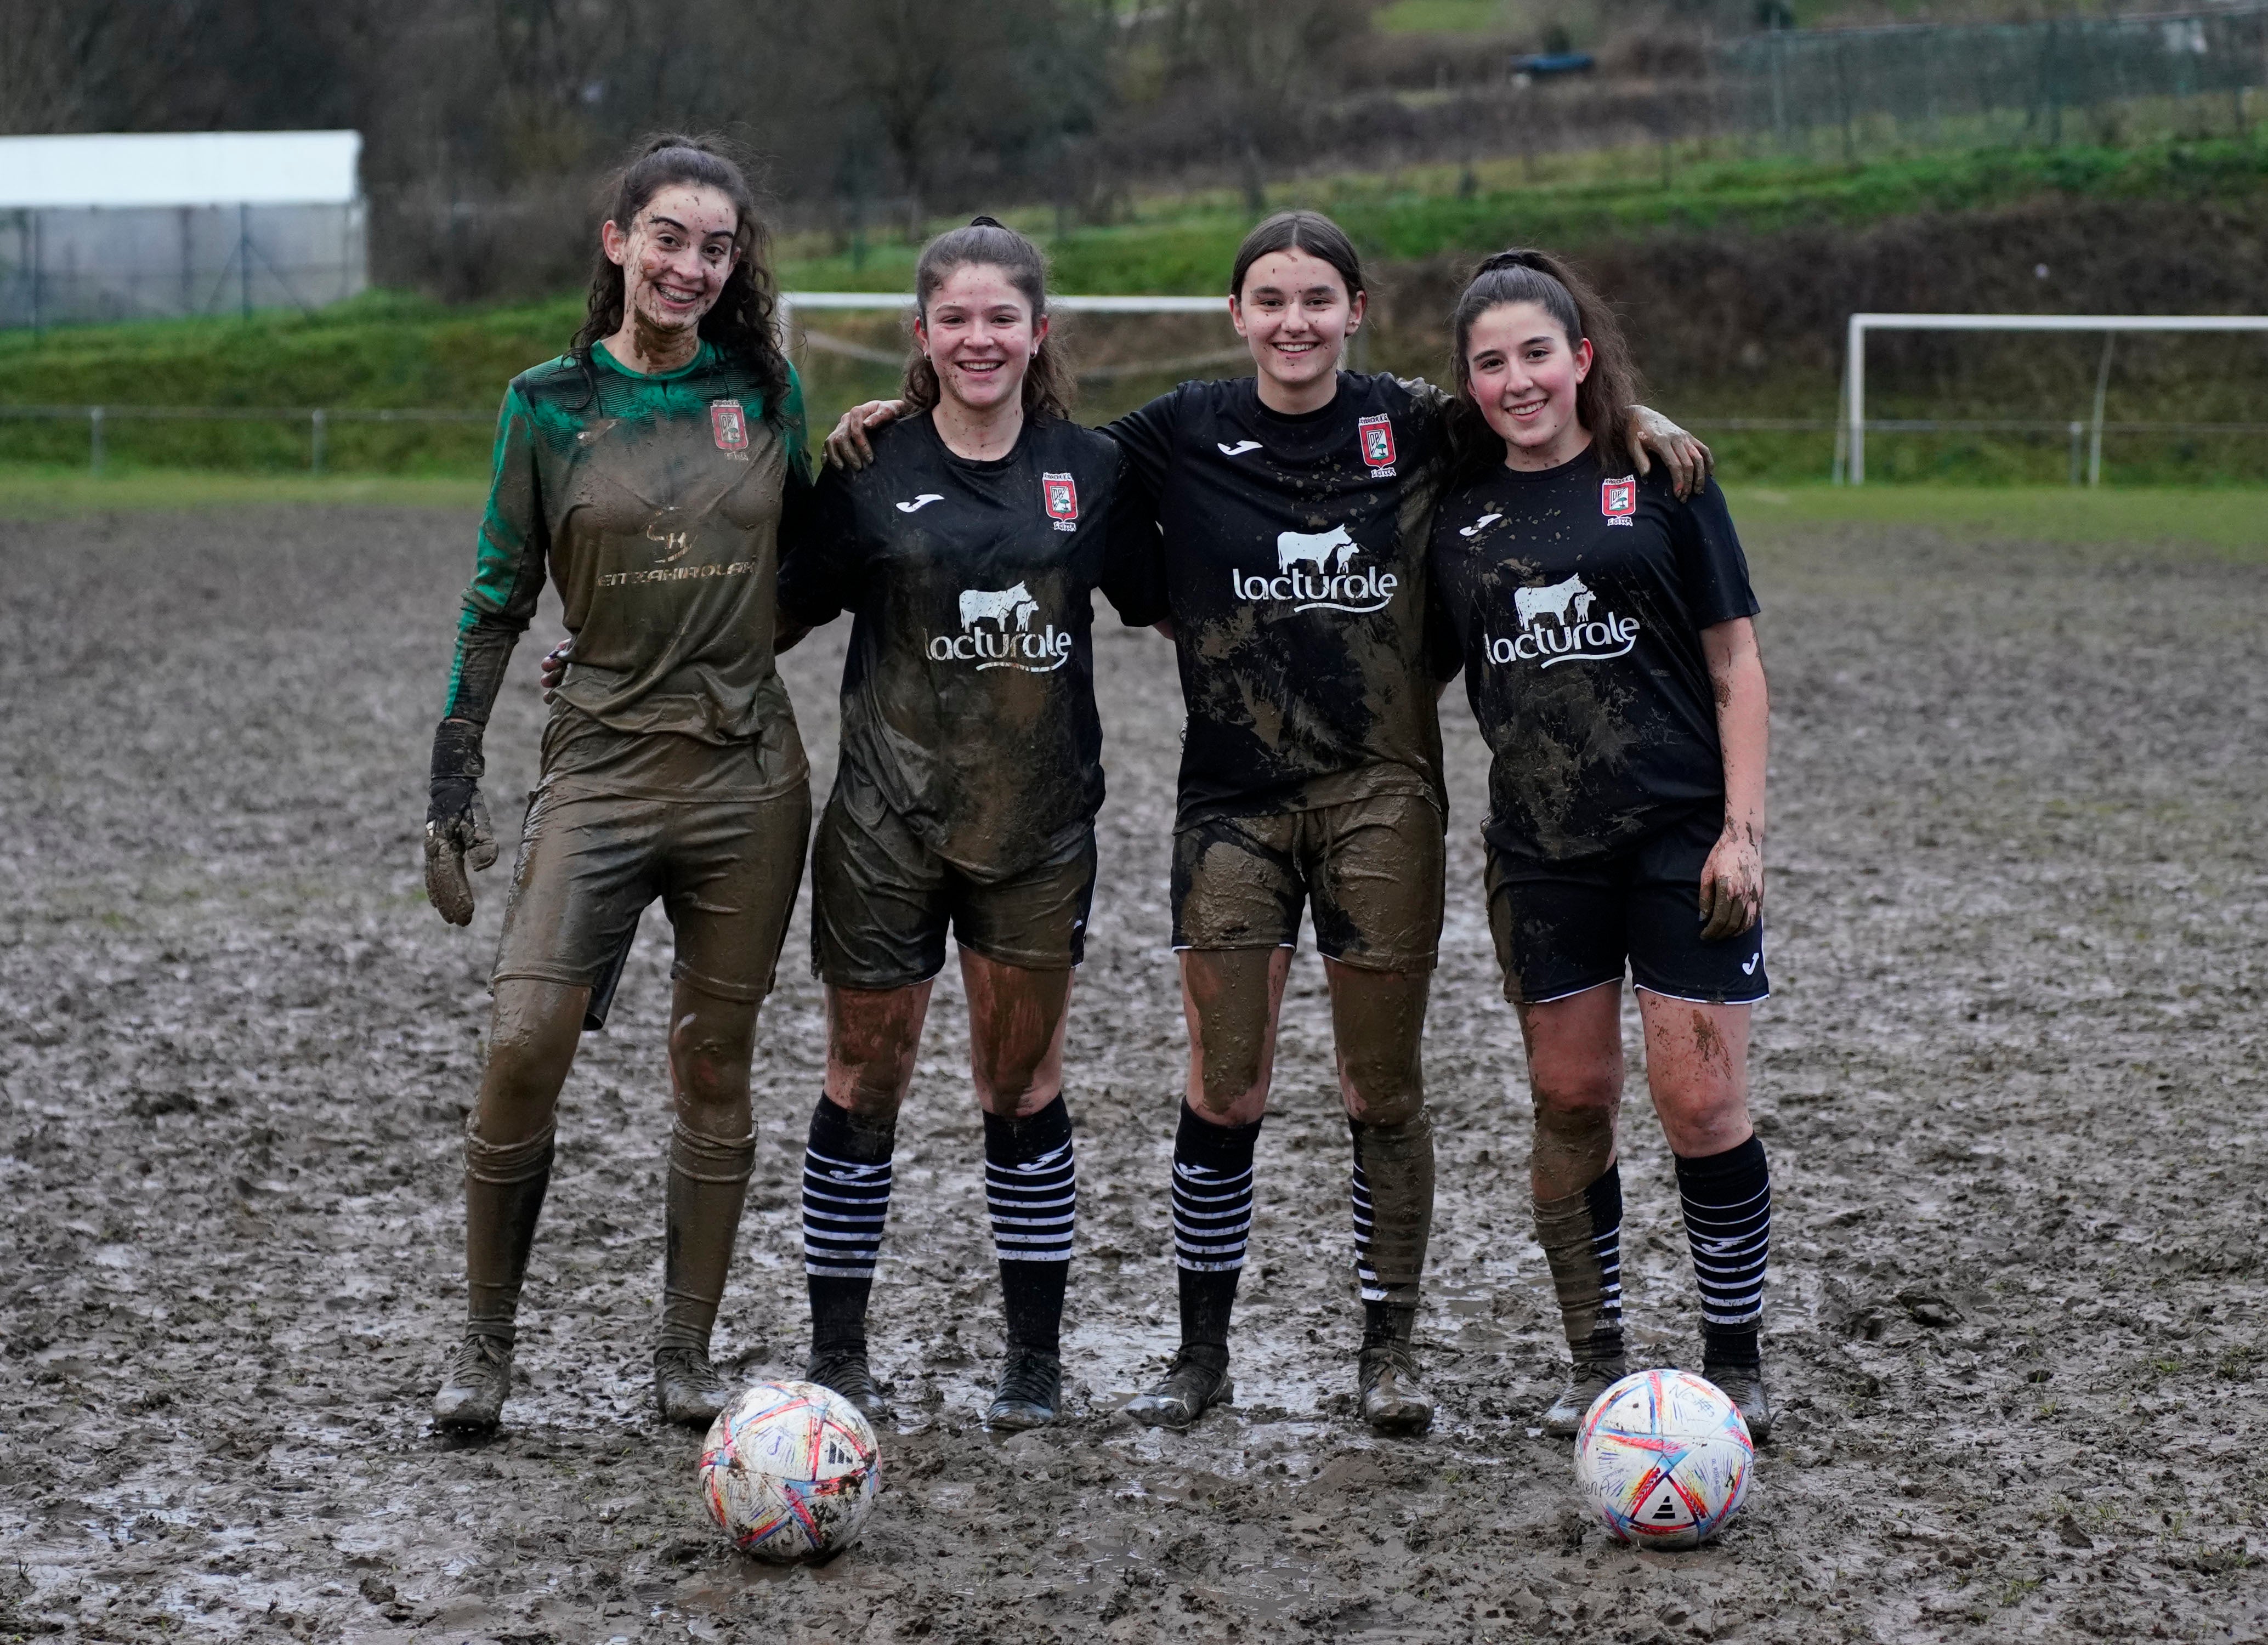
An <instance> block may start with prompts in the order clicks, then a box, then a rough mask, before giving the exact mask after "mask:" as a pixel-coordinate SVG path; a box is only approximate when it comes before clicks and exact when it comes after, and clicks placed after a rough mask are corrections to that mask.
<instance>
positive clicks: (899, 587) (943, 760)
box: [780, 414, 1155, 879]
mask: <svg viewBox="0 0 2268 1645" xmlns="http://www.w3.org/2000/svg"><path fill="white" fill-rule="evenodd" d="M1122 461H1123V459H1122V458H1121V456H1120V454H1119V451H1118V447H1117V446H1115V445H1113V444H1112V443H1111V442H1110V441H1109V440H1108V439H1104V438H1103V437H1102V436H1101V435H1100V434H1096V433H1094V432H1092V431H1090V430H1087V429H1084V428H1081V427H1080V426H1079V424H1076V423H1071V422H1067V421H1065V420H1064V419H1062V418H1060V417H1036V418H1032V419H1029V420H1027V422H1026V423H1025V424H1024V429H1023V432H1022V434H1021V435H1020V437H1019V438H1018V439H1017V441H1016V446H1015V449H1014V450H1013V451H1011V452H1010V453H1009V454H1007V455H1006V456H1005V457H1002V458H999V459H997V460H992V461H972V460H970V459H968V458H965V457H958V456H955V455H954V454H953V453H952V452H951V451H950V450H949V449H947V448H946V444H945V442H944V440H943V439H940V438H939V435H938V432H937V427H936V424H934V423H932V421H931V419H930V417H928V416H927V415H926V414H924V415H922V416H918V417H908V418H906V419H905V420H904V421H902V422H899V423H894V424H890V425H889V426H888V427H887V428H884V429H881V430H879V431H877V432H876V434H875V437H874V459H873V462H872V463H870V464H869V465H867V467H865V468H862V469H860V470H859V471H858V472H857V473H855V474H853V473H850V472H847V471H845V470H843V469H841V468H827V469H825V470H823V471H822V472H821V476H820V480H819V485H818V491H817V494H816V512H815V517H814V529H813V531H812V533H811V534H810V535H809V537H808V539H807V540H805V541H800V542H799V543H798V544H797V546H796V547H795V549H794V550H792V552H791V553H790V554H789V555H788V557H787V558H786V560H785V562H784V564H783V565H782V567H781V571H780V600H781V606H782V609H783V611H784V613H785V614H786V616H788V617H789V618H790V619H791V620H792V621H794V622H797V623H813V624H816V623H824V622H827V621H828V620H829V619H830V618H832V617H833V616H835V615H836V613H837V612H840V611H843V610H849V611H850V612H851V613H852V614H853V622H852V626H851V649H850V655H849V656H848V658H847V659H846V660H845V661H844V664H843V763H842V768H841V769H842V776H841V778H838V782H841V783H853V782H855V783H864V784H867V785H871V786H873V788H874V789H876V790H878V791H879V792H880V796H881V798H882V800H884V801H885V803H886V804H887V807H888V808H889V810H890V811H891V812H892V813H894V814H895V815H896V816H897V817H898V818H899V819H900V820H901V821H902V822H903V823H904V824H905V825H906V826H907V827H909V828H910V829H911V830H913V832H914V834H915V836H916V837H917V838H919V839H921V840H922V841H923V842H924V843H925V844H926V845H929V846H930V847H931V849H932V850H934V851H935V852H938V854H939V856H941V857H943V858H944V859H946V861H948V862H950V863H953V864H954V866H955V867H960V868H961V869H962V870H964V871H965V872H967V873H968V874H971V875H972V876H974V877H976V878H980V879H997V878H999V877H1002V876H1005V875H1008V874H1015V873H1018V872H1020V871H1021V870H1023V869H1025V868H1027V867H1030V866H1031V865H1032V864H1034V863H1035V862H1039V861H1042V860H1044V859H1047V858H1048V857H1049V856H1050V855H1052V854H1054V853H1056V852H1059V851H1060V850H1062V849H1063V847H1064V844H1065V842H1066V841H1068V840H1070V839H1071V838H1072V837H1075V836H1076V835H1077V834H1078V833H1079V831H1081V830H1084V829H1086V827H1087V826H1088V825H1089V823H1090V822H1091V821H1092V819H1093V818H1094V814H1095V812H1096V811H1097V810H1098V809H1099V808H1101V804H1102V760H1101V755H1102V728H1101V722H1100V721H1099V720H1098V719H1097V718H1096V716H1095V709H1094V648H1093V644H1092V640H1091V637H1090V630H1091V628H1092V625H1093V620H1094V591H1095V590H1096V589H1097V588H1101V590H1102V591H1103V592H1104V594H1106V595H1108V597H1109V599H1110V601H1111V602H1112V603H1113V604H1114V605H1116V606H1117V607H1119V608H1120V609H1122V610H1123V609H1125V608H1126V607H1127V606H1128V605H1130V604H1131V603H1133V595H1132V594H1131V593H1130V587H1129V584H1130V578H1131V574H1132V573H1133V572H1134V571H1135V570H1136V569H1137V564H1138V559H1137V557H1138V556H1141V555H1145V554H1146V553H1148V552H1149V551H1150V545H1151V543H1153V542H1155V534H1154V533H1153V532H1152V533H1150V534H1149V542H1144V541H1143V540H1142V536H1141V534H1142V533H1143V532H1147V531H1148V522H1147V520H1142V521H1141V522H1139V525H1138V527H1137V526H1136V525H1135V522H1132V521H1130V520H1129V519H1128V517H1127V515H1126V513H1125V511H1124V510H1123V508H1122V507H1121V506H1120V498H1119V471H1120V466H1121V463H1122Z"/></svg>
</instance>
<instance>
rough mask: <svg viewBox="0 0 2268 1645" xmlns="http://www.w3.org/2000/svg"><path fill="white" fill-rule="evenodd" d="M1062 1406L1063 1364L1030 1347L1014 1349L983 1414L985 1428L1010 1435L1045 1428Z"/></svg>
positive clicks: (1009, 1351)
mask: <svg viewBox="0 0 2268 1645" xmlns="http://www.w3.org/2000/svg"><path fill="white" fill-rule="evenodd" d="M1062 1407H1063V1361H1062V1360H1061V1359H1060V1358H1058V1357H1057V1355H1055V1354H1041V1353H1039V1352H1037V1351H1036V1350H1035V1349H1031V1348H1011V1349H1009V1350H1008V1363H1007V1364H1006V1365H1005V1366H1004V1367H1002V1368H1001V1371H1000V1389H999V1391H998V1393H996V1394H994V1395H993V1396H992V1408H991V1410H990V1411H988V1412H986V1413H984V1426H985V1427H988V1428H1001V1429H1005V1431H1007V1432H1009V1433H1014V1432H1016V1431H1018V1430H1020V1429H1022V1428H1036V1427H1046V1426H1047V1425H1048V1424H1049V1423H1050V1422H1052V1421H1054V1420H1056V1413H1057V1411H1059V1410H1060V1409H1062Z"/></svg>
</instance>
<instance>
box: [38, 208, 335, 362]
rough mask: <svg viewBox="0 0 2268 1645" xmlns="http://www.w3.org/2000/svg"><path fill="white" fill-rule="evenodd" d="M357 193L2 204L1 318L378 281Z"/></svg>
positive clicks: (255, 301) (217, 302)
mask: <svg viewBox="0 0 2268 1645" xmlns="http://www.w3.org/2000/svg"><path fill="white" fill-rule="evenodd" d="M365 239H366V235H365V220H364V214H363V207H362V203H361V202H359V201H356V202H351V203H346V204H342V205H226V206H133V207H95V206H72V207H55V206H44V207H37V208H29V207H27V208H23V209H20V210H5V211H0V328H7V327H30V328H33V329H35V330H36V329H38V328H41V327H45V326H55V325H76V324H86V323H91V322H107V321H121V320H148V319H161V318H177V317H180V316H182V315H187V314H250V313H251V312H252V311H253V310H254V309H255V308H303V309H314V308H320V307H321V306H324V305H325V304H327V303H335V302H339V301H341V300H342V299H346V298H350V297H352V296H354V295H355V294H356V293H357V292H358V291H362V290H363V288H364V287H365V285H367V284H369V278H370V276H369V258H368V253H367V248H366V245H365Z"/></svg>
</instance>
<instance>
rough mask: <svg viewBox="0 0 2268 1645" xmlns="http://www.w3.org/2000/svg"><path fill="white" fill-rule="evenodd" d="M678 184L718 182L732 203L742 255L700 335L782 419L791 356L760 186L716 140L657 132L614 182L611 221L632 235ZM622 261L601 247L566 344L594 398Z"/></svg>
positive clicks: (774, 418) (618, 301)
mask: <svg viewBox="0 0 2268 1645" xmlns="http://www.w3.org/2000/svg"><path fill="white" fill-rule="evenodd" d="M672 184H686V185H689V186H691V187H693V188H714V189H715V190H717V192H718V193H719V194H721V195H724V196H725V198H726V199H728V200H730V201H731V202H732V203H733V223H734V227H733V248H734V249H735V250H736V251H738V252H739V253H740V256H739V259H738V260H737V261H736V262H734V263H733V271H732V273H730V274H728V275H726V276H725V287H724V290H722V291H719V292H718V294H717V302H716V305H715V306H713V307H712V308H711V309H710V311H709V312H708V313H707V314H703V315H702V316H701V336H702V337H703V340H705V341H707V342H710V343H715V344H716V345H717V349H718V352H719V353H721V354H723V355H724V356H725V358H728V359H731V360H733V361H735V362H737V363H738V364H740V365H742V366H743V367H745V368H746V369H747V372H748V373H749V375H751V376H753V377H754V378H755V380H756V387H758V388H759V389H760V390H761V391H762V394H763V398H764V417H765V420H766V421H768V422H771V423H775V424H777V423H778V422H779V421H780V420H781V419H782V418H784V417H785V416H786V415H787V387H788V368H787V356H786V355H784V354H783V353H782V352H781V351H780V344H779V336H778V333H777V329H776V328H775V316H776V315H777V312H778V307H779V298H778V294H777V291H776V290H775V288H774V286H773V284H772V269H771V236H770V234H769V233H768V232H766V231H765V228H764V225H763V220H762V218H759V217H758V216H757V215H756V196H755V190H754V189H752V188H749V187H748V180H747V174H746V173H743V172H742V171H741V169H740V166H737V165H735V164H734V163H733V161H732V160H731V159H728V158H727V157H726V156H725V154H723V153H722V152H720V151H719V150H718V147H717V146H716V144H715V143H714V142H713V140H711V139H710V138H707V137H690V136H684V135H682V134H681V133H677V132H669V133H666V134H664V135H663V136H658V137H651V138H649V139H647V141H646V142H645V143H644V144H642V145H641V146H640V148H639V150H638V151H637V154H635V155H634V156H632V157H631V159H630V162H629V163H628V164H627V165H625V166H623V167H622V170H621V171H620V172H619V173H616V174H615V179H614V181H613V182H612V183H611V184H610V185H609V187H608V195H610V196H611V200H612V203H611V204H610V205H609V206H608V209H607V221H608V222H609V223H612V224H614V225H615V226H616V227H617V228H619V229H621V230H622V232H624V233H628V232H630V225H631V224H632V223H634V222H636V221H637V214H638V213H639V212H641V211H643V210H645V208H646V205H647V203H649V202H651V201H652V199H653V197H654V195H658V194H659V193H660V192H661V191H662V190H663V189H665V188H669V187H670V186H671V185H672ZM622 291H623V278H622V265H621V264H619V263H617V262H613V261H612V260H610V259H609V258H608V256H607V254H606V253H605V251H603V250H601V251H600V254H599V261H598V262H597V264H596V265H595V266H594V267H593V269H592V270H591V293H590V299H589V304H588V306H587V308H586V310H585V314H584V317H583V328H582V329H581V330H579V331H578V332H577V333H576V334H575V341H574V343H572V344H571V346H570V347H569V349H568V356H569V358H571V359H573V360H574V361H576V363H577V364H578V365H581V366H582V368H583V374H584V377H585V380H588V381H589V382H590V384H591V398H592V399H593V401H595V400H596V399H597V398H598V391H599V386H598V380H597V379H596V378H595V377H593V375H592V372H591V350H593V348H595V347H597V346H598V343H599V340H600V338H601V337H610V336H614V334H615V332H617V331H619V330H621V329H622Z"/></svg>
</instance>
